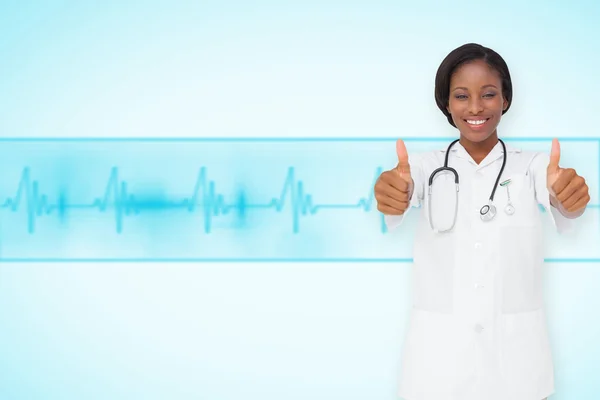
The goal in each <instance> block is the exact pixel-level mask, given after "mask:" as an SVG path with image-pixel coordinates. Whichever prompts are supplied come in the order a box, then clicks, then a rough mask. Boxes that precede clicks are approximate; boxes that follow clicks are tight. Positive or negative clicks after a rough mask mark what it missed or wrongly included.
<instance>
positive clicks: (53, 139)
mask: <svg viewBox="0 0 600 400" xmlns="http://www.w3.org/2000/svg"><path fill="white" fill-rule="evenodd" d="M397 139H398V138H396V137H77V138H76V137H3V138H0V142H389V141H395V140H397ZM401 139H402V140H404V141H407V142H438V141H448V140H452V139H454V137H401ZM502 139H503V140H506V141H514V142H540V141H543V142H546V141H551V140H552V139H554V137H514V138H510V137H506V138H502ZM558 139H560V140H561V141H565V142H598V141H600V137H558Z"/></svg>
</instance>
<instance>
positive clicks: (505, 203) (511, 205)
mask: <svg viewBox="0 0 600 400" xmlns="http://www.w3.org/2000/svg"><path fill="white" fill-rule="evenodd" d="M530 178H531V177H530V176H529V175H528V174H525V173H514V174H510V175H508V176H506V177H504V178H503V179H501V180H500V182H499V184H498V187H497V188H496V194H495V196H494V204H495V205H496V209H497V211H496V212H497V219H498V224H499V225H500V226H502V227H508V228H510V227H515V228H518V227H523V226H533V225H535V221H536V219H535V217H536V216H537V212H538V210H537V208H536V202H535V191H534V188H533V183H532V181H531V179H530Z"/></svg>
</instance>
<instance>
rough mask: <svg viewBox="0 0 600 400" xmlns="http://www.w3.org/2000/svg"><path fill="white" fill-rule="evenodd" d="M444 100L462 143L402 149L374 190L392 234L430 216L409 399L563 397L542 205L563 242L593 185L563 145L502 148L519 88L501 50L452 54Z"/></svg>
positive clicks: (443, 79)
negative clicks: (569, 163) (551, 328)
mask: <svg viewBox="0 0 600 400" xmlns="http://www.w3.org/2000/svg"><path fill="white" fill-rule="evenodd" d="M435 99H436V103H437V105H438V107H439V108H440V110H441V111H442V112H443V113H444V115H445V116H446V117H447V119H448V122H449V123H450V124H451V125H452V126H453V127H455V128H457V130H458V132H459V139H458V140H457V141H455V142H452V144H451V146H449V148H442V149H439V150H436V151H431V152H428V153H424V154H419V155H417V156H414V155H411V156H410V157H409V156H408V154H407V150H406V147H405V145H404V143H403V142H402V140H398V143H397V154H398V164H397V166H396V167H395V168H393V169H392V170H390V171H386V172H384V173H382V174H381V176H380V177H379V179H378V181H377V183H376V184H375V198H376V200H377V205H378V209H379V211H381V212H382V213H383V214H384V215H385V221H386V224H387V226H388V227H389V228H390V229H394V228H396V227H398V226H399V225H401V223H402V220H403V219H404V218H405V217H406V215H407V214H408V213H410V212H411V210H413V209H415V208H414V207H420V209H419V211H420V214H419V215H418V216H417V218H418V225H417V232H416V238H415V246H414V257H413V258H414V265H413V270H412V274H413V277H412V283H413V286H412V300H413V301H412V308H411V314H410V321H409V325H408V331H407V333H406V337H405V342H404V346H403V352H402V363H401V371H400V383H399V389H398V394H399V396H400V397H401V398H403V399H406V400H542V399H544V398H546V397H547V396H549V395H551V394H552V393H554V375H553V374H554V368H553V363H552V355H551V352H550V345H549V340H548V332H547V328H546V314H545V310H544V304H543V300H542V299H543V296H542V268H543V254H542V237H543V230H542V222H543V221H542V220H541V215H542V214H541V213H540V211H539V205H542V206H543V207H544V208H545V209H546V211H547V213H546V214H547V215H548V216H550V218H551V221H552V223H553V224H554V225H555V226H556V227H557V229H558V230H559V231H564V230H565V229H568V228H569V226H570V224H571V223H572V220H573V219H574V218H577V217H579V216H580V215H581V214H582V213H583V212H584V210H585V207H586V205H587V204H588V202H589V200H590V196H589V193H588V186H587V185H586V183H585V180H584V179H583V178H582V177H581V176H579V175H578V174H577V172H576V171H575V170H573V169H569V168H563V167H562V165H561V164H560V147H559V143H558V141H557V140H556V139H555V140H554V141H553V142H552V145H551V147H550V144H549V146H548V147H549V150H550V155H548V154H546V153H542V152H530V151H524V150H521V149H518V148H515V147H513V146H510V145H508V144H506V143H504V142H503V141H502V140H500V139H499V138H498V132H497V126H498V124H499V122H500V119H501V117H502V116H503V115H504V114H505V113H506V112H507V111H508V109H509V108H510V105H511V101H512V82H511V77H510V73H509V70H508V67H507V65H506V63H505V62H504V60H503V59H502V57H501V56H500V55H499V54H497V53H496V52H495V51H493V50H491V49H489V48H486V47H483V46H481V45H478V44H473V43H471V44H466V45H464V46H461V47H459V48H457V49H455V50H453V51H452V52H450V54H448V56H447V57H446V58H445V59H444V60H443V62H442V63H441V65H440V67H439V69H438V71H437V76H436V79H435ZM536 117H538V116H531V118H536ZM444 165H446V167H447V169H446V170H441V171H439V170H438V168H440V167H442V166H444ZM450 168H451V169H450ZM436 170H438V172H437V173H436V174H435V176H434V177H432V176H431V174H432V173H433V172H435V171H436ZM457 186H458V188H459V189H460V190H458V191H457V190H456V187H457ZM430 190H432V191H430ZM413 206H414V207H413ZM413 212H415V211H413Z"/></svg>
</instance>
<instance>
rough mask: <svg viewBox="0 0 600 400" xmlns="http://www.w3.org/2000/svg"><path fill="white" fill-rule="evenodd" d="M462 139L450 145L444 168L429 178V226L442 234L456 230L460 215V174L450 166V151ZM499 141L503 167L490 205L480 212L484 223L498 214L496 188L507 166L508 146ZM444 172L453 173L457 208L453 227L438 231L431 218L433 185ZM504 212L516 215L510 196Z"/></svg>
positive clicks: (435, 171)
mask: <svg viewBox="0 0 600 400" xmlns="http://www.w3.org/2000/svg"><path fill="white" fill-rule="evenodd" d="M459 140H460V139H456V140H455V141H453V142H452V143H450V145H449V146H448V149H447V150H446V158H445V160H444V166H443V167H440V168H437V169H436V170H434V171H433V172H432V173H431V175H430V176H429V202H428V208H429V225H430V226H431V229H432V230H433V231H435V232H440V233H444V232H449V231H451V230H452V228H454V225H455V224H456V217H457V215H458V190H459V189H458V188H459V179H458V172H456V170H455V169H454V168H452V167H449V166H448V157H449V156H450V149H451V148H452V146H454V144H455V143H456V142H458V141H459ZM498 141H499V142H500V144H502V149H503V150H504V153H503V156H502V167H501V168H500V172H499V173H498V177H497V178H496V183H495V184H494V188H493V189H492V194H491V195H490V199H489V202H488V204H486V205H484V206H483V207H481V209H480V210H479V216H480V217H481V219H482V220H483V221H486V222H487V221H491V220H492V219H494V217H495V216H496V214H497V210H496V206H495V205H494V195H495V194H496V188H497V187H498V183H499V182H500V177H501V176H502V172H503V171H504V167H505V166H506V146H505V145H504V142H503V141H502V140H501V139H498ZM442 171H450V172H452V174H453V175H454V184H455V186H456V191H455V202H454V204H455V206H454V219H453V220H452V225H451V226H450V228H448V229H445V230H439V229H436V228H435V227H434V226H433V219H432V218H431V198H432V192H433V190H432V185H433V178H434V177H435V175H436V174H437V173H438V172H442ZM504 212H506V214H508V215H513V214H514V213H515V208H514V206H513V205H512V203H511V202H510V196H509V197H508V203H507V205H506V207H505V208H504Z"/></svg>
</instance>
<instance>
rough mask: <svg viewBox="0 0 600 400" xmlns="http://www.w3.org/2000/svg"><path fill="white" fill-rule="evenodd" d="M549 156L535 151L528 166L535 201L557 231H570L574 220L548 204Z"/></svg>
mask: <svg viewBox="0 0 600 400" xmlns="http://www.w3.org/2000/svg"><path fill="white" fill-rule="evenodd" d="M549 162H550V156H549V155H548V154H546V153H536V154H535V156H534V158H533V160H532V162H531V166H530V172H531V173H532V176H533V181H534V185H535V196H536V201H537V202H538V204H540V205H541V206H542V207H544V209H545V210H546V213H547V214H548V216H549V217H550V220H551V221H552V224H553V225H554V227H555V228H556V230H557V232H558V233H571V232H573V229H574V220H573V219H571V218H568V217H566V216H564V215H563V214H561V212H560V211H559V210H558V209H557V208H555V207H554V206H552V205H551V204H550V193H549V191H548V187H547V173H548V163H549Z"/></svg>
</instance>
